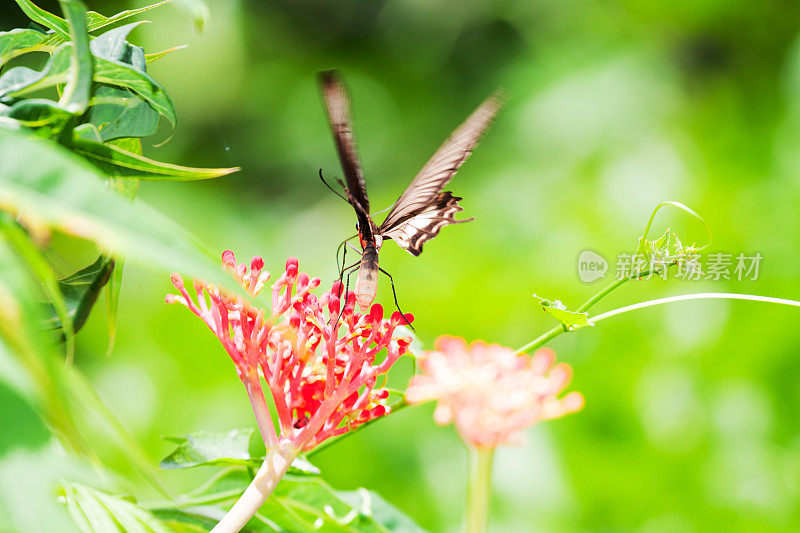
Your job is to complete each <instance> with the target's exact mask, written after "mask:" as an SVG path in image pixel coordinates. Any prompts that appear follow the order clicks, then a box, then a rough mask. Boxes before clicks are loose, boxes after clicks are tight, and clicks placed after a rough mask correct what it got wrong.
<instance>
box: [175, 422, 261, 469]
mask: <svg viewBox="0 0 800 533" xmlns="http://www.w3.org/2000/svg"><path fill="white" fill-rule="evenodd" d="M252 434H253V430H252V429H233V430H231V431H228V432H227V433H208V432H205V431H197V432H195V433H191V434H189V435H186V436H184V437H170V438H169V439H168V440H171V441H173V442H176V443H178V444H179V446H178V447H177V448H176V449H175V450H174V451H173V452H172V453H171V454H169V455H168V456H167V457H165V458H164V459H163V460H162V461H161V463H160V465H159V466H161V468H163V469H165V470H172V469H176V468H192V467H195V466H231V465H249V464H250V462H251V457H250V437H251V436H252Z"/></svg>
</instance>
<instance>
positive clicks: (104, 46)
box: [91, 21, 146, 72]
mask: <svg viewBox="0 0 800 533" xmlns="http://www.w3.org/2000/svg"><path fill="white" fill-rule="evenodd" d="M144 22H145V21H139V22H132V23H130V24H126V25H124V26H120V27H119V28H114V29H113V30H109V31H107V32H105V33H103V34H101V35H98V36H97V37H95V38H94V39H92V43H91V49H92V54H93V55H94V56H95V57H102V58H103V59H109V60H111V61H121V62H123V63H127V64H128V65H132V66H134V67H136V68H137V69H138V70H141V71H142V72H144V71H145V67H146V61H145V56H144V49H143V48H142V47H140V46H136V45H133V44H131V43H129V42H128V41H127V38H128V34H129V33H130V32H131V30H133V29H134V28H136V27H137V26H139V25H141V24H144Z"/></svg>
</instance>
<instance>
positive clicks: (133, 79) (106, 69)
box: [94, 58, 176, 128]
mask: <svg viewBox="0 0 800 533" xmlns="http://www.w3.org/2000/svg"><path fill="white" fill-rule="evenodd" d="M94 79H95V81H96V82H98V83H106V84H108V85H114V86H116V87H122V88H125V89H128V90H130V91H131V92H133V93H135V94H137V95H138V96H139V97H140V98H142V99H143V100H144V101H146V102H147V103H148V104H150V106H151V107H152V108H153V109H155V110H156V111H157V112H158V113H159V114H160V115H161V116H163V117H164V118H166V119H167V121H168V122H169V123H170V126H171V127H172V128H174V127H175V122H176V117H175V108H174V106H173V105H172V101H171V100H170V98H169V96H168V95H167V93H166V91H164V89H163V88H162V87H161V85H159V84H158V83H157V82H156V81H155V80H154V79H153V78H151V77H150V76H148V75H147V74H145V73H144V72H142V71H141V70H139V69H137V68H136V67H134V66H132V65H128V64H126V63H122V62H121V61H114V60H108V59H102V58H95V78H94Z"/></svg>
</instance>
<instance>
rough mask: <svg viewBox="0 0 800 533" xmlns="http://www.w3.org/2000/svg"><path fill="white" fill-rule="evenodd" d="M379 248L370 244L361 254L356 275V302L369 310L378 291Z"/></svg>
mask: <svg viewBox="0 0 800 533" xmlns="http://www.w3.org/2000/svg"><path fill="white" fill-rule="evenodd" d="M379 271H380V270H379V267H378V249H377V248H376V247H375V246H374V245H372V244H368V245H367V247H366V248H364V251H363V253H362V254H361V262H360V264H359V266H358V276H357V277H356V290H355V293H356V303H357V304H358V307H360V308H361V309H363V310H367V309H369V308H370V307H372V302H373V301H374V300H375V295H376V294H377V293H378V272H379Z"/></svg>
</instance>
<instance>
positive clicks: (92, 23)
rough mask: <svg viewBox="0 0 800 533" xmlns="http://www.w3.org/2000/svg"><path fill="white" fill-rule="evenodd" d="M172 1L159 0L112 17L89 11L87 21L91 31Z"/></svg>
mask: <svg viewBox="0 0 800 533" xmlns="http://www.w3.org/2000/svg"><path fill="white" fill-rule="evenodd" d="M168 2H170V0H164V1H163V2H158V3H156V4H152V5H149V6H145V7H140V8H138V9H128V10H125V11H120V12H119V13H117V14H116V15H112V16H110V17H106V16H104V15H101V14H100V13H97V12H96V11H89V13H88V14H87V23H88V25H89V31H94V30H98V29H100V28H102V27H104V26H108V25H110V24H114V23H117V22H119V21H121V20H125V19H127V18H130V17H133V16H136V15H139V14H141V13H144V12H146V11H150V10H151V9H155V8H157V7H159V6H163V5H164V4H166V3H168Z"/></svg>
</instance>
